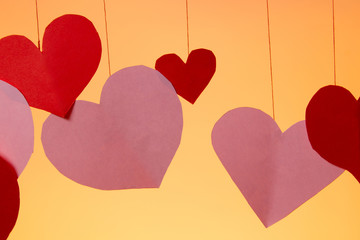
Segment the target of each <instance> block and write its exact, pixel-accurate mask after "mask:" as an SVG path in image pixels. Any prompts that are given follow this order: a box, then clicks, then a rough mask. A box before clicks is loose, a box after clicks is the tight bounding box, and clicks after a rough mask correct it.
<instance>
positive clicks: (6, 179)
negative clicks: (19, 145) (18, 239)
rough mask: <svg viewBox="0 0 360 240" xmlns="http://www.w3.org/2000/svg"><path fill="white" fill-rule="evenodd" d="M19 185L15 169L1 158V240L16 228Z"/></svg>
mask: <svg viewBox="0 0 360 240" xmlns="http://www.w3.org/2000/svg"><path fill="white" fill-rule="evenodd" d="M19 194H20V193H19V185H18V182H17V174H16V171H15V169H14V168H13V167H12V166H11V165H10V164H9V163H8V162H7V161H5V160H4V159H2V158H1V157H0V240H5V239H7V237H8V236H9V234H10V232H11V231H12V229H13V227H14V226H15V223H16V220H17V217H18V213H19V207H20V196H19Z"/></svg>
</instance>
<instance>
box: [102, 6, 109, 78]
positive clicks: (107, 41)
mask: <svg viewBox="0 0 360 240" xmlns="http://www.w3.org/2000/svg"><path fill="white" fill-rule="evenodd" d="M103 3H104V16H105V32H106V47H107V58H108V65H109V76H111V69H110V50H109V34H108V27H107V16H106V3H105V0H103Z"/></svg>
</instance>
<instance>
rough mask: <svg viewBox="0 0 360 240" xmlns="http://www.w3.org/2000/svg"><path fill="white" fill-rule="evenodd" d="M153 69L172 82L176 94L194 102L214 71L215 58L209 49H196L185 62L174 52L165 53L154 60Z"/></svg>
mask: <svg viewBox="0 0 360 240" xmlns="http://www.w3.org/2000/svg"><path fill="white" fill-rule="evenodd" d="M155 69H156V70H158V71H159V72H160V73H161V74H162V75H164V76H165V77H166V78H167V79H168V80H169V81H170V82H171V83H172V85H173V86H174V88H175V90H176V92H177V94H179V95H180V96H182V97H183V98H184V99H186V100H187V101H188V102H190V103H192V104H194V103H195V101H196V99H197V98H198V97H199V96H200V94H201V93H202V91H204V89H205V88H206V86H207V85H208V84H209V82H210V80H211V78H212V76H213V75H214V73H215V69H216V58H215V55H214V53H213V52H212V51H210V50H207V49H196V50H193V51H192V52H191V53H190V54H189V57H188V59H187V61H186V64H185V63H184V62H183V61H182V60H181V58H180V57H179V56H177V55H176V54H174V53H172V54H166V55H163V56H161V57H160V58H159V59H158V60H157V61H156V64H155Z"/></svg>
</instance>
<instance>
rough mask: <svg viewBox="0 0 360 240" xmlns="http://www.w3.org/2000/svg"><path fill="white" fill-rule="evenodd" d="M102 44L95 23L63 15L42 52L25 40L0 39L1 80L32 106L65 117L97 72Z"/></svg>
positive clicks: (52, 26) (50, 30) (50, 29)
mask: <svg viewBox="0 0 360 240" xmlns="http://www.w3.org/2000/svg"><path fill="white" fill-rule="evenodd" d="M100 57H101V42H100V38H99V35H98V33H97V31H96V29H95V27H94V26H93V24H92V23H91V22H90V21H89V20H88V19H86V18H85V17H82V16H79V15H64V16H61V17H59V18H57V19H55V20H54V21H53V22H51V23H50V25H49V26H47V28H46V30H45V33H44V38H43V47H42V52H40V51H39V49H38V48H37V47H36V46H35V45H34V44H33V43H32V42H31V41H30V40H28V39H27V38H26V37H23V36H18V35H11V36H8V37H5V38H3V39H1V40H0V79H1V80H4V81H6V82H8V83H10V84H11V85H13V86H15V87H16V88H17V89H19V90H20V92H21V93H22V94H23V95H24V96H25V98H26V100H27V101H28V103H29V105H30V106H32V107H35V108H40V109H43V110H45V111H48V112H51V113H53V114H56V115H58V116H61V117H63V116H65V114H66V113H67V112H68V110H69V109H70V107H71V106H72V105H73V103H74V102H75V99H76V98H77V96H78V95H79V94H80V93H81V92H82V90H83V89H84V88H85V87H86V85H87V84H88V83H89V81H90V80H91V78H92V76H93V75H94V73H95V72H96V69H97V67H98V64H99V62H100Z"/></svg>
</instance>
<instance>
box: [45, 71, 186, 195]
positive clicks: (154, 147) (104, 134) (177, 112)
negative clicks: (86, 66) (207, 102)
mask: <svg viewBox="0 0 360 240" xmlns="http://www.w3.org/2000/svg"><path fill="white" fill-rule="evenodd" d="M71 111H72V112H71V115H70V118H69V119H68V120H67V119H62V118H59V117H57V116H54V115H50V116H49V118H48V119H47V120H46V121H45V123H44V125H43V130H42V143H43V146H44V150H45V153H46V156H47V157H48V158H49V160H50V161H51V162H52V163H53V165H54V166H55V167H56V168H57V169H58V170H59V171H60V172H61V173H62V174H63V175H65V176H66V177H68V178H70V179H72V180H74V181H75V182H77V183H80V184H83V185H86V186H90V187H93V188H97V189H104V190H113V189H129V188H155V187H159V186H160V184H161V181H162V179H163V177H164V174H165V172H166V170H167V168H168V166H169V164H170V163H171V160H172V158H173V157H174V154H175V152H176V150H177V148H178V146H179V144H180V139H181V133H182V124H183V121H182V110H181V104H180V100H179V98H178V96H177V94H176V92H175V90H174V88H173V87H172V86H171V84H170V82H169V81H168V80H167V79H166V78H164V77H163V76H162V75H161V74H160V73H159V72H158V71H156V70H153V69H150V68H147V67H144V66H135V67H130V68H125V69H122V70H120V71H118V72H116V73H114V74H113V75H112V76H111V77H110V78H109V79H108V80H107V82H106V84H105V85H104V87H103V90H102V93H101V100H100V104H95V103H91V102H86V101H76V103H75V104H74V106H73V109H72V110H71Z"/></svg>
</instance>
